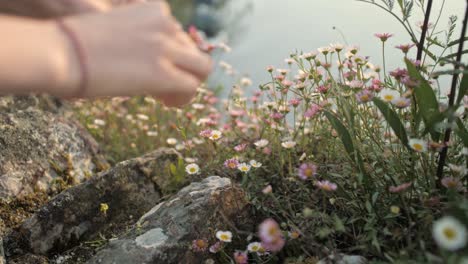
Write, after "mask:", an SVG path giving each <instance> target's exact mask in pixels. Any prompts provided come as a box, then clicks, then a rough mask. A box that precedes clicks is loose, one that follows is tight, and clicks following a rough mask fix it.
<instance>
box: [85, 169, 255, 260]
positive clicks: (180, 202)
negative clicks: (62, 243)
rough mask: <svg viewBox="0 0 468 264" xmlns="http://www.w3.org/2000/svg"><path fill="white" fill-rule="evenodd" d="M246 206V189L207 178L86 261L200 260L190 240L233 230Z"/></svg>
mask: <svg viewBox="0 0 468 264" xmlns="http://www.w3.org/2000/svg"><path fill="white" fill-rule="evenodd" d="M246 205H247V201H246V199H245V196H244V192H243V191H242V190H241V189H240V188H238V187H236V186H235V185H233V183H232V182H231V180H230V179H228V178H220V177H218V176H211V177H208V178H206V179H204V180H203V181H201V182H196V183H192V184H190V185H189V186H187V187H185V188H183V189H182V190H180V191H179V193H178V194H177V195H175V196H173V197H172V198H171V199H170V200H168V201H165V202H162V203H160V204H158V205H157V206H155V207H154V208H153V209H151V210H150V211H149V212H147V213H146V214H145V215H144V216H142V217H141V218H140V220H139V221H138V223H137V224H136V227H135V228H133V229H132V230H130V232H128V234H127V235H125V236H123V237H121V238H119V239H117V240H115V241H111V242H110V243H109V245H108V246H106V247H105V248H104V249H102V250H100V251H99V252H98V253H97V254H96V255H95V256H94V257H93V258H92V259H90V260H89V261H88V262H87V263H88V264H128V263H139V264H150V263H165V264H170V263H177V264H178V263H202V260H203V254H197V253H194V252H192V251H191V250H190V244H191V241H192V240H194V239H197V238H213V239H214V234H215V232H216V230H228V229H230V230H232V227H233V225H234V224H233V222H235V220H236V218H237V217H239V218H242V217H243V218H244V219H245V217H246V215H245V212H246ZM231 221H233V222H231Z"/></svg>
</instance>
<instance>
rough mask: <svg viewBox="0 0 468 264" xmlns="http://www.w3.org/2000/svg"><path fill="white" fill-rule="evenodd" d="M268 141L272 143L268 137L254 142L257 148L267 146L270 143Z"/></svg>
mask: <svg viewBox="0 0 468 264" xmlns="http://www.w3.org/2000/svg"><path fill="white" fill-rule="evenodd" d="M268 143H270V142H268V140H266V139H260V140H258V141H256V142H255V143H254V145H255V146H256V147H257V148H264V147H266V146H267V145H268Z"/></svg>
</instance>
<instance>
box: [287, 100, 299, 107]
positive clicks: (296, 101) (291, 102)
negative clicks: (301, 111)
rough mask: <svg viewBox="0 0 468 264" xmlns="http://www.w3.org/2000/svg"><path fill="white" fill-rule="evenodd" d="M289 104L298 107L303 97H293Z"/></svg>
mask: <svg viewBox="0 0 468 264" xmlns="http://www.w3.org/2000/svg"><path fill="white" fill-rule="evenodd" d="M289 104H290V105H292V106H293V107H298V106H299V104H301V99H300V98H293V99H291V100H289Z"/></svg>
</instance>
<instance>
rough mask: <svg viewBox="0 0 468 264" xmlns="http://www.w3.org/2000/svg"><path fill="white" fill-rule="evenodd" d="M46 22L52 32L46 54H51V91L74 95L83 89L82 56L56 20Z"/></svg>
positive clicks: (47, 28) (62, 95)
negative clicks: (80, 56)
mask: <svg viewBox="0 0 468 264" xmlns="http://www.w3.org/2000/svg"><path fill="white" fill-rule="evenodd" d="M44 23H45V28H46V29H45V30H46V31H47V32H48V33H49V34H50V38H49V39H50V41H51V43H50V45H49V47H50V48H48V50H47V51H46V52H45V54H50V56H49V58H50V59H49V65H48V67H49V71H50V72H49V74H48V76H49V83H50V86H49V87H47V89H48V91H47V92H49V93H52V94H54V95H58V96H61V97H73V96H75V95H76V94H78V93H79V92H80V90H81V83H82V72H81V67H80V58H79V55H78V54H77V51H76V47H75V45H74V43H73V40H71V39H70V37H69V36H68V35H67V34H66V33H65V32H64V31H63V29H62V28H61V27H60V26H58V24H57V22H56V21H53V20H50V21H47V22H44Z"/></svg>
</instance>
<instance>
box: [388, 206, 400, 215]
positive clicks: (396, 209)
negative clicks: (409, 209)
mask: <svg viewBox="0 0 468 264" xmlns="http://www.w3.org/2000/svg"><path fill="white" fill-rule="evenodd" d="M390 212H392V214H399V213H400V207H398V206H396V205H392V206H390Z"/></svg>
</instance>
